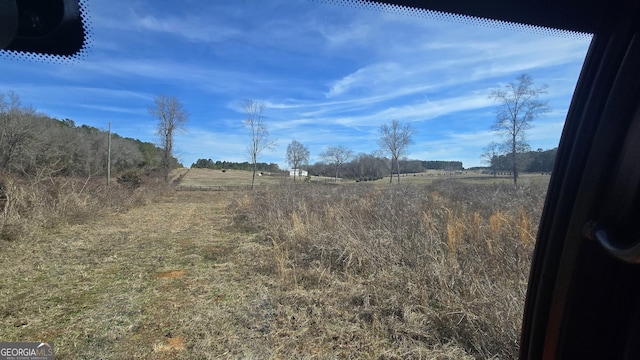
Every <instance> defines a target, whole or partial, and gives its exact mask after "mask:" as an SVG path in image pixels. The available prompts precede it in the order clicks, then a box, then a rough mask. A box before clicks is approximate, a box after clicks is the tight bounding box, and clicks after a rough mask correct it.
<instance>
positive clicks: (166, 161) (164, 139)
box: [149, 95, 189, 182]
mask: <svg viewBox="0 0 640 360" xmlns="http://www.w3.org/2000/svg"><path fill="white" fill-rule="evenodd" d="M149 114H151V115H152V116H154V117H155V118H156V119H158V128H157V130H156V133H157V134H158V137H159V140H160V145H161V147H162V149H163V150H164V151H163V157H162V168H163V172H164V180H165V181H166V182H169V172H170V171H171V163H172V160H173V136H174V134H175V133H176V131H182V130H184V129H185V125H186V123H187V122H188V121H189V113H188V112H187V110H185V109H184V106H183V105H182V103H181V102H180V100H178V98H177V97H175V96H166V95H158V96H156V97H155V98H154V99H153V104H152V105H151V106H149Z"/></svg>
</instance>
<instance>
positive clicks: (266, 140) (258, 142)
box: [240, 99, 276, 189]
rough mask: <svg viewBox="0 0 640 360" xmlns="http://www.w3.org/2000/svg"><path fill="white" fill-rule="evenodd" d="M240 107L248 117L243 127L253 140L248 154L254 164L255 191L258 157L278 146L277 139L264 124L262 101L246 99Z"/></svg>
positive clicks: (253, 182) (253, 180) (252, 182)
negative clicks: (272, 136) (266, 150)
mask: <svg viewBox="0 0 640 360" xmlns="http://www.w3.org/2000/svg"><path fill="white" fill-rule="evenodd" d="M240 107H241V108H242V110H243V111H244V113H245V115H246V116H247V117H246V118H245V119H244V120H243V121H242V125H243V126H244V127H246V128H247V129H248V130H249V137H250V139H251V142H250V143H249V146H248V148H247V152H248V153H249V157H250V158H251V163H252V164H253V176H252V177H251V189H253V187H254V184H255V182H256V172H257V170H258V157H259V156H260V153H262V151H264V150H265V149H273V148H274V147H275V146H276V139H272V138H271V137H270V136H269V130H268V129H267V125H266V124H265V123H264V115H263V113H264V103H263V102H262V101H255V100H251V99H245V100H244V101H243V102H242V104H240Z"/></svg>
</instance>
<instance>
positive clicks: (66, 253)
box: [0, 182, 544, 359]
mask: <svg viewBox="0 0 640 360" xmlns="http://www.w3.org/2000/svg"><path fill="white" fill-rule="evenodd" d="M362 185H367V184H353V185H351V186H313V185H312V186H308V184H300V186H281V187H269V189H265V190H264V191H253V192H212V193H208V192H171V193H165V195H163V196H161V197H157V198H155V199H153V200H147V201H146V202H145V203H144V204H142V205H141V206H137V207H132V208H129V210H127V211H121V212H106V213H103V215H102V216H101V217H99V218H90V219H85V220H83V221H78V222H73V221H68V222H67V223H66V224H62V225H61V224H58V225H57V226H53V227H37V228H35V229H36V230H33V231H32V233H30V234H29V236H28V237H25V238H23V239H22V240H20V241H0V245H1V246H2V249H3V250H2V252H0V262H1V263H2V264H3V266H2V268H0V276H1V277H2V278H3V282H1V283H0V298H2V299H3V300H2V301H1V302H0V339H2V340H3V341H55V343H56V356H57V358H61V359H94V358H103V359H123V358H138V359H206V358H227V359H238V358H252V359H280V358H308V359H310V358H318V359H335V358H370V359H411V358H415V359H472V358H483V359H484V358H504V359H507V358H513V357H515V353H516V349H517V341H518V339H517V334H518V332H519V324H520V317H521V311H522V302H523V298H524V290H525V286H526V274H527V272H528V266H529V257H530V252H531V248H532V246H533V245H532V243H533V234H534V233H535V229H536V227H537V219H538V217H539V212H540V207H541V204H542V197H543V195H544V191H543V190H541V189H536V188H533V187H532V188H529V189H523V190H519V191H514V190H512V189H511V188H510V187H500V186H484V187H483V186H478V185H465V184H459V183H455V182H444V183H439V184H435V185H434V186H413V185H402V186H391V187H387V188H378V187H377V186H362Z"/></svg>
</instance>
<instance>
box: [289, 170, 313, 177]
mask: <svg viewBox="0 0 640 360" xmlns="http://www.w3.org/2000/svg"><path fill="white" fill-rule="evenodd" d="M294 175H295V176H296V177H305V176H307V175H309V172H307V171H306V170H300V169H292V170H289V176H294Z"/></svg>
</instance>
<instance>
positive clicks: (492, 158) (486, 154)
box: [480, 141, 502, 177]
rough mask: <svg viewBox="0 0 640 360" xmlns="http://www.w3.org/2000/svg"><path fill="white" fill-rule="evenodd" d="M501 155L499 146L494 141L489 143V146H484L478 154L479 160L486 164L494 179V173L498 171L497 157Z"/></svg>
mask: <svg viewBox="0 0 640 360" xmlns="http://www.w3.org/2000/svg"><path fill="white" fill-rule="evenodd" d="M501 153H502V151H501V146H500V144H498V143H497V142H495V141H492V142H490V143H489V145H487V146H485V147H484V148H483V149H482V154H480V159H482V162H483V163H485V164H487V166H488V167H489V170H490V171H491V173H492V174H493V177H496V173H497V170H498V164H497V157H498V156H499V155H500V154H501Z"/></svg>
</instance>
